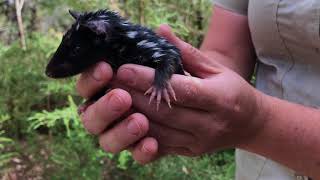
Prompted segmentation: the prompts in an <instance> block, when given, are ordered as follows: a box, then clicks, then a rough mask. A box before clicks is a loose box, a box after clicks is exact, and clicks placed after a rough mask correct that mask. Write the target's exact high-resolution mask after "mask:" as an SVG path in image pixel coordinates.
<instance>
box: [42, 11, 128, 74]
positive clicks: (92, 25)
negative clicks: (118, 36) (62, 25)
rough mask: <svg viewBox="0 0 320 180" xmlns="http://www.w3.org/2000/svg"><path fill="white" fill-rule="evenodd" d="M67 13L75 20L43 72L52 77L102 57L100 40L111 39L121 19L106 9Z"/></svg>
mask: <svg viewBox="0 0 320 180" xmlns="http://www.w3.org/2000/svg"><path fill="white" fill-rule="evenodd" d="M69 13H70V15H71V16H72V17H73V18H74V19H75V23H74V24H73V25H72V27H71V28H70V29H69V30H68V31H67V33H66V34H65V35H64V36H63V39H62V42H61V44H60V46H59V48H58V49H57V51H56V52H55V54H54V55H53V57H52V59H51V60H50V62H49V64H48V65H47V68H46V74H47V76H49V77H52V78H64V77H69V76H73V75H76V74H78V73H81V72H82V71H84V70H85V69H86V68H87V67H88V66H90V65H93V64H95V63H97V62H98V61H99V60H101V59H99V58H101V53H102V52H103V49H102V48H103V44H105V43H108V41H111V38H112V34H113V33H114V32H115V31H116V25H117V23H119V22H123V19H122V18H121V17H120V16H119V15H118V14H117V13H114V12H112V11H107V10H100V11H97V12H90V13H77V12H73V11H69Z"/></svg>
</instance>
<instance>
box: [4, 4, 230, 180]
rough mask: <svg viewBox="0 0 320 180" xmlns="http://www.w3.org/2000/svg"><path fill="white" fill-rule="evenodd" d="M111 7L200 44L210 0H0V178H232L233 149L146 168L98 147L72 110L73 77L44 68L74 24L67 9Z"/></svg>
mask: <svg viewBox="0 0 320 180" xmlns="http://www.w3.org/2000/svg"><path fill="white" fill-rule="evenodd" d="M101 8H103V9H105V8H107V9H112V10H116V11H118V12H120V13H121V14H122V15H123V16H125V17H128V18H129V19H130V20H131V21H132V22H135V23H139V24H142V25H146V26H148V27H150V28H152V29H156V27H158V26H159V25H160V24H162V23H166V24H169V25H170V26H171V27H172V28H173V29H174V31H175V33H176V34H177V35H178V36H179V37H181V38H182V39H184V40H185V41H187V42H189V43H191V44H192V45H194V46H197V47H198V46H199V45H200V43H201V41H202V39H203V36H204V34H205V31H206V28H207V26H208V19H209V17H210V13H211V9H212V3H211V1H210V0H0V178H1V179H112V180H113V179H121V180H122V179H166V180H167V179H169V180H170V179H173V180H174V179H212V180H229V179H233V176H234V169H235V165H234V151H233V150H229V151H223V152H219V153H214V154H208V155H203V156H201V157H196V158H187V157H180V156H175V157H166V158H163V159H162V160H159V161H157V162H154V163H152V164H150V165H147V166H140V165H138V164H137V163H135V162H134V161H133V160H132V158H131V156H130V153H128V152H126V151H124V152H122V153H120V154H117V155H112V154H109V153H106V152H104V151H102V150H101V149H100V148H99V145H98V143H97V139H96V138H95V137H93V136H90V135H89V134H87V132H86V131H85V130H84V129H83V127H82V125H81V123H80V120H79V117H78V115H77V105H78V104H80V103H82V102H83V100H82V99H81V98H80V97H79V96H78V95H77V93H76V92H75V88H74V85H75V81H76V78H71V79H67V80H60V81H56V80H52V79H49V78H47V77H46V76H45V75H44V69H45V65H46V63H47V62H48V60H49V58H50V56H51V55H52V53H53V52H54V51H55V50H56V48H57V46H58V45H59V43H60V40H61V38H62V35H63V33H64V32H65V30H66V29H67V28H68V27H69V26H70V24H71V23H72V22H73V19H72V18H71V17H70V15H68V10H69V9H72V10H78V11H93V10H97V9H101Z"/></svg>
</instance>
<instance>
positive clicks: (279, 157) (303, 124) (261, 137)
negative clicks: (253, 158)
mask: <svg viewBox="0 0 320 180" xmlns="http://www.w3.org/2000/svg"><path fill="white" fill-rule="evenodd" d="M257 93H258V94H259V96H260V95H261V96H260V97H261V98H262V100H261V102H263V104H261V108H260V109H261V111H260V112H261V113H260V117H257V120H259V121H264V122H265V124H264V126H263V128H262V129H261V131H260V132H259V134H257V136H256V138H255V139H254V140H252V141H251V142H250V143H248V144H246V145H244V146H242V147H241V148H243V149H246V150H248V151H251V152H254V153H257V154H260V155H264V156H266V157H268V158H270V159H273V160H275V161H278V162H280V163H282V164H285V165H287V166H288V167H290V168H292V169H295V170H296V171H298V172H301V174H307V175H309V176H312V177H313V178H315V179H320V171H319V169H320V137H319V131H320V111H319V110H317V109H314V108H308V107H305V106H302V105H298V104H294V103H289V102H287V101H284V100H280V99H277V98H274V97H271V96H267V95H264V94H262V93H260V92H257Z"/></svg>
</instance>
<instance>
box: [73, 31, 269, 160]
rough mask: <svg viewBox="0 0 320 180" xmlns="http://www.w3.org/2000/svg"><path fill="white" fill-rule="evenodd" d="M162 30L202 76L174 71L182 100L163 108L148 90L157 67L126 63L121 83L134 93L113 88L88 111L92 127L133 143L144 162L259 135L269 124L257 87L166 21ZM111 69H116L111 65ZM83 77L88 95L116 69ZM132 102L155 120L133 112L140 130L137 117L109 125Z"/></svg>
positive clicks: (112, 140) (107, 139) (110, 145)
mask: <svg viewBox="0 0 320 180" xmlns="http://www.w3.org/2000/svg"><path fill="white" fill-rule="evenodd" d="M160 34H161V35H163V36H164V37H166V38H167V39H168V40H169V41H171V42H172V43H174V44H175V45H176V46H177V47H178V48H180V49H181V51H182V55H183V59H184V62H183V63H184V66H185V68H186V70H188V71H189V72H190V73H192V74H193V75H195V76H197V77H198V78H195V77H187V76H180V75H174V76H173V77H172V85H173V86H174V89H175V91H176V93H177V97H178V101H177V102H175V106H174V108H173V109H169V108H168V107H167V106H166V105H161V108H160V110H159V111H158V112H157V111H155V108H154V107H153V106H151V105H148V97H145V96H144V95H143V92H144V91H145V89H146V88H147V86H150V84H151V82H152V79H153V73H154V72H153V70H152V69H150V68H147V67H141V66H137V65H125V66H123V67H121V68H120V69H119V71H118V73H117V78H116V79H117V80H116V81H115V84H117V85H118V86H120V87H122V88H123V89H126V90H127V91H128V92H130V94H131V97H130V95H129V94H128V93H127V92H126V91H123V90H120V89H116V90H113V91H111V92H110V93H108V94H107V95H105V96H104V97H102V98H101V99H100V100H98V101H97V102H96V103H95V104H93V105H91V106H90V107H89V108H88V110H87V111H86V112H85V113H84V114H83V115H82V119H83V121H84V126H85V127H86V128H87V129H88V131H89V132H91V133H93V134H98V135H99V139H100V145H101V146H102V148H103V149H105V150H106V151H109V152H113V153H116V152H119V151H121V150H123V149H130V150H131V151H132V152H133V157H134V158H135V159H136V160H137V161H138V162H140V163H147V162H150V161H152V160H154V159H155V158H157V157H159V156H161V155H165V154H181V155H187V156H195V155H199V154H202V153H206V152H212V151H214V150H218V149H223V148H228V147H235V146H238V145H240V144H241V143H245V142H246V141H249V140H250V139H251V138H252V137H254V134H255V133H256V132H258V130H259V127H261V126H262V124H263V122H259V121H258V120H257V119H258V117H259V116H258V114H259V113H258V112H259V111H258V103H257V98H256V95H257V93H256V92H255V90H254V89H253V88H252V87H251V86H250V85H249V84H248V83H247V82H246V81H245V80H243V79H242V78H241V77H239V76H238V75H237V74H236V73H234V72H232V71H231V70H229V69H227V68H225V67H223V66H221V65H219V64H217V63H215V62H214V61H213V60H211V59H209V58H207V57H205V56H204V55H203V54H202V53H201V52H199V51H198V50H197V49H195V48H193V47H192V46H190V45H188V44H187V43H185V42H183V41H181V40H180V39H178V38H177V37H175V36H174V35H173V34H172V33H171V32H170V30H169V29H168V27H166V26H162V27H161V28H160ZM108 68H110V67H108ZM108 68H105V70H106V69H108ZM105 72H107V71H105ZM109 72H112V71H111V70H110V69H109ZM89 74H90V73H89ZM81 77H82V78H80V80H79V83H78V91H79V93H80V94H81V95H82V96H84V97H90V95H92V92H95V91H97V89H99V88H101V87H103V85H105V84H106V83H108V82H109V80H110V79H111V77H112V73H106V75H105V76H103V77H104V78H105V79H104V80H102V81H100V82H94V78H90V76H88V75H83V76H81ZM92 82H94V83H93V84H92ZM95 83H96V84H95ZM123 85H125V86H123ZM110 94H111V95H110ZM113 94H116V97H118V98H119V97H120V99H121V100H118V102H120V103H119V105H118V104H117V103H112V101H111V103H110V102H109V101H110V99H109V98H110V96H111V97H112V96H113ZM131 98H133V101H132V99H131ZM108 103H109V104H108ZM131 103H133V106H134V107H135V108H136V109H137V110H138V112H143V113H144V114H145V115H146V116H147V117H149V118H150V119H151V120H152V121H150V122H149V121H148V120H147V118H146V117H145V116H144V115H142V114H133V115H131V116H129V117H133V119H134V122H136V127H138V128H137V129H136V130H137V132H138V133H133V134H134V135H132V133H131V134H130V133H129V131H128V128H127V126H126V125H127V124H128V121H131V118H127V119H126V120H125V121H121V122H120V123H118V124H117V125H115V126H114V127H113V128H112V129H109V130H108V131H105V129H107V128H108V127H109V126H110V125H111V124H112V123H113V122H114V121H115V120H116V119H119V118H125V116H123V114H124V113H125V112H126V111H128V110H129V109H130V106H131ZM107 104H108V105H107ZM114 107H117V108H115V109H118V110H116V111H117V113H116V115H108V114H110V112H109V111H112V110H111V109H113V108H114ZM111 114H113V113H111ZM254 117H257V118H254ZM148 130H149V131H148ZM147 132H148V134H147ZM146 135H147V136H146ZM150 137H153V138H150Z"/></svg>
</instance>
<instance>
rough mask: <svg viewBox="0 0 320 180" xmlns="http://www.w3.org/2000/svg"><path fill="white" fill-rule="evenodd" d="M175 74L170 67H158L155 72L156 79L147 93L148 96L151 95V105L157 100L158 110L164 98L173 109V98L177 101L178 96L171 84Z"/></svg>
mask: <svg viewBox="0 0 320 180" xmlns="http://www.w3.org/2000/svg"><path fill="white" fill-rule="evenodd" d="M172 74H173V69H172V68H170V66H169V67H168V66H160V67H159V66H158V68H157V69H156V71H155V78H154V82H153V84H152V86H151V87H150V88H149V89H148V90H147V91H146V92H145V94H146V95H148V94H151V95H150V100H149V104H150V103H151V102H152V101H153V100H156V105H157V110H158V109H159V105H160V103H161V99H162V97H163V98H164V100H165V101H166V102H167V104H168V106H169V107H170V108H171V100H170V97H172V98H173V99H174V100H177V98H176V94H175V92H174V90H173V88H172V86H171V84H170V82H169V80H170V78H171V76H172Z"/></svg>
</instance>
